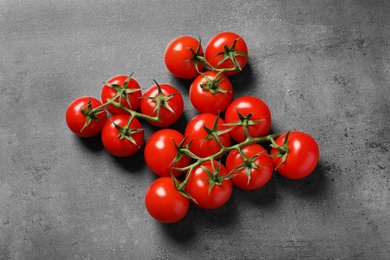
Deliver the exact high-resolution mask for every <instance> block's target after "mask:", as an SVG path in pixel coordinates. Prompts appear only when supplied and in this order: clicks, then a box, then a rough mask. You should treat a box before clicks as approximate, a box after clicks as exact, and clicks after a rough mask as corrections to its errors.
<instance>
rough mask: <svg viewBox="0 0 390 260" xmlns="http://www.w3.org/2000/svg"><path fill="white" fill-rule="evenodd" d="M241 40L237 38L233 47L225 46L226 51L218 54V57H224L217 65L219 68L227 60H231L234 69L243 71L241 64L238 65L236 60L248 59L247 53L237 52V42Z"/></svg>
mask: <svg viewBox="0 0 390 260" xmlns="http://www.w3.org/2000/svg"><path fill="white" fill-rule="evenodd" d="M239 39H240V38H237V39H236V40H234V42H233V45H232V46H231V47H229V46H227V45H225V46H224V50H223V51H222V52H220V53H218V54H217V55H221V56H222V59H221V60H220V61H219V62H218V63H217V66H219V65H221V64H222V63H223V62H225V61H226V60H231V61H232V62H233V64H234V69H235V70H240V71H241V70H242V68H241V67H240V64H239V63H238V61H237V59H236V57H238V56H242V57H248V55H246V54H245V53H242V52H239V51H236V44H237V41H238V40H239Z"/></svg>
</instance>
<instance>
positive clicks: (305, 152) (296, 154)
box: [271, 131, 320, 179]
mask: <svg viewBox="0 0 390 260" xmlns="http://www.w3.org/2000/svg"><path fill="white" fill-rule="evenodd" d="M286 136H287V133H284V134H282V135H281V136H279V137H278V138H276V140H275V143H276V144H277V145H278V146H280V147H282V149H284V150H285V151H286V150H287V153H284V152H282V153H280V152H279V150H278V149H276V148H274V147H273V148H272V149H271V155H273V157H272V161H273V164H274V167H275V168H276V171H277V172H278V173H280V175H282V176H284V177H286V178H289V179H302V178H304V177H306V176H308V175H310V174H311V173H312V172H313V171H314V169H315V167H316V166H317V164H318V160H319V156H320V151H319V148H318V144H317V142H316V140H315V139H314V138H313V137H312V136H310V135H309V134H307V133H304V132H299V131H291V132H290V134H289V135H288V138H287V142H286V141H285V140H286ZM277 154H281V155H282V157H280V156H276V155H277ZM283 154H284V156H285V157H284V159H285V160H284V162H283Z"/></svg>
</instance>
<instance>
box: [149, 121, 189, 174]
mask: <svg viewBox="0 0 390 260" xmlns="http://www.w3.org/2000/svg"><path fill="white" fill-rule="evenodd" d="M183 139H184V137H183V135H182V134H181V133H180V132H178V131H176V130H174V129H161V130H158V131H156V132H154V133H153V134H152V135H151V136H150V137H149V139H148V141H147V142H146V145H145V150H144V158H145V162H146V165H147V166H148V167H149V169H151V170H152V171H153V172H154V173H155V174H157V175H159V176H171V173H172V174H173V175H174V176H175V177H177V176H179V175H181V174H182V172H181V171H178V170H175V169H172V168H182V167H186V166H188V165H189V164H190V160H191V158H190V157H188V156H184V155H183V156H180V158H178V160H177V161H174V160H175V158H176V156H177V155H178V151H177V149H176V146H178V145H180V143H181V142H182V141H183Z"/></svg>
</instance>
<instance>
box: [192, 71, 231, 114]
mask: <svg viewBox="0 0 390 260" xmlns="http://www.w3.org/2000/svg"><path fill="white" fill-rule="evenodd" d="M217 77H218V78H217ZM189 96H190V101H191V103H192V105H193V106H194V107H195V109H196V110H198V111H199V112H201V113H212V114H218V113H220V112H223V111H225V109H226V108H227V107H228V105H229V104H230V102H231V101H232V98H233V86H232V84H231V83H230V80H229V79H228V78H227V77H223V76H221V75H220V76H217V73H216V72H214V71H206V72H205V73H203V74H202V75H199V76H198V77H197V78H196V79H195V80H194V81H193V82H192V84H191V86H190V91H189Z"/></svg>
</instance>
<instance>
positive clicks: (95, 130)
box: [65, 96, 107, 138]
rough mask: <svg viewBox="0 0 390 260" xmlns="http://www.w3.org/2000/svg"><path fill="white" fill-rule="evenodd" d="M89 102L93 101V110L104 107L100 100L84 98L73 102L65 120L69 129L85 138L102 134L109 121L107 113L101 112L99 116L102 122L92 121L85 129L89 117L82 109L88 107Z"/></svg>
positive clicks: (68, 108) (67, 110)
mask: <svg viewBox="0 0 390 260" xmlns="http://www.w3.org/2000/svg"><path fill="white" fill-rule="evenodd" d="M89 101H91V105H92V108H96V107H99V106H100V105H102V103H101V102H100V100H98V99H97V98H94V97H89V96H83V97H79V98H77V99H75V100H74V101H72V102H71V103H70V104H69V106H68V107H67V109H66V112H65V120H66V124H67V125H68V127H69V129H70V130H71V131H72V132H73V133H74V134H76V135H77V136H80V137H84V138H87V137H93V136H96V135H98V134H100V132H101V131H102V128H103V126H104V124H105V122H106V121H107V113H106V112H101V113H99V114H98V115H97V116H98V117H99V118H100V120H98V121H95V120H92V121H91V123H90V124H89V125H88V126H87V127H85V128H84V129H83V127H84V124H85V120H86V119H87V117H86V116H85V115H84V114H83V113H82V112H81V109H82V108H83V107H85V106H87V105H88V103H89Z"/></svg>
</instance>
